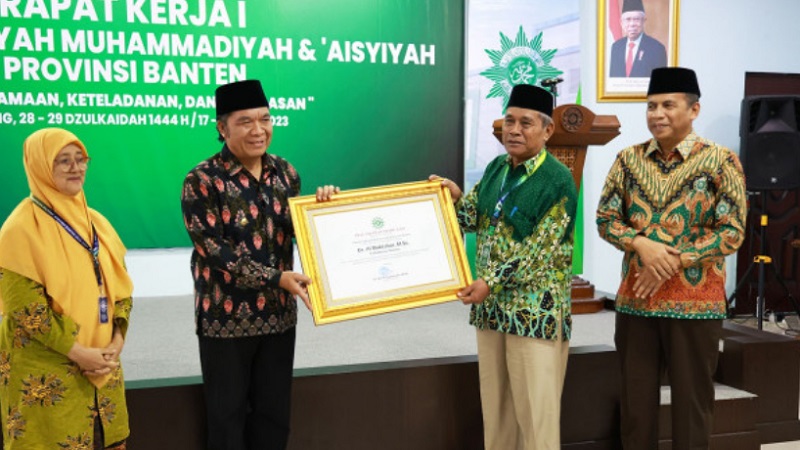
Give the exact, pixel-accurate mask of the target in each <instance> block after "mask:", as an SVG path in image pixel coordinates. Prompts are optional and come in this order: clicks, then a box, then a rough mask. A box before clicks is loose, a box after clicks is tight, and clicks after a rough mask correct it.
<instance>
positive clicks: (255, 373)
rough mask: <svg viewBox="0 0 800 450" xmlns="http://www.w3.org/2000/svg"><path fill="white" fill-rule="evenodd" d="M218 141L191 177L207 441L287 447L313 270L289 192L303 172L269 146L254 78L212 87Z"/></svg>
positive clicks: (187, 184) (265, 110)
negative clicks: (298, 240)
mask: <svg viewBox="0 0 800 450" xmlns="http://www.w3.org/2000/svg"><path fill="white" fill-rule="evenodd" d="M216 108H217V130H218V131H219V139H220V141H223V142H224V145H223V146H222V150H221V151H220V152H219V153H217V154H215V155H213V156H212V157H211V158H209V159H207V160H205V161H203V162H201V163H200V164H198V165H197V167H195V168H194V169H192V170H191V171H190V172H189V174H188V175H187V176H186V179H185V181H184V184H183V195H182V198H181V206H182V209H183V218H184V223H185V225H186V230H187V231H188V233H189V237H190V238H191V240H192V243H193V245H194V252H193V253H192V264H191V268H192V276H193V277H194V287H195V314H196V316H195V318H196V325H197V335H198V337H199V342H200V362H201V366H202V371H203V383H204V389H205V397H206V410H207V416H208V448H209V449H222V448H225V449H259V450H263V449H284V448H286V443H287V441H288V435H289V407H290V404H289V401H290V392H291V381H292V367H293V363H294V345H295V324H296V323H297V302H296V300H295V296H300V298H302V300H303V301H304V302H305V303H306V305H308V294H307V291H306V284H307V283H309V282H310V279H309V278H308V277H306V276H305V275H302V274H300V273H295V272H292V262H293V243H292V238H293V237H294V229H293V228H292V222H291V217H290V216H289V203H288V199H289V198H290V197H293V196H296V195H298V194H299V193H300V177H299V175H298V174H297V171H296V170H295V169H294V167H292V165H291V164H289V163H288V162H287V161H286V160H284V159H282V158H280V157H278V156H275V155H271V154H267V153H266V151H267V147H269V144H270V141H271V139H272V121H271V118H270V111H269V103H268V102H267V98H266V96H265V95H264V91H263V90H262V87H261V83H260V82H258V81H256V80H248V81H241V82H236V83H231V84H227V85H224V86H221V87H219V88H218V89H217V91H216Z"/></svg>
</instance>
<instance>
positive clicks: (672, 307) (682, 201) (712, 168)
mask: <svg viewBox="0 0 800 450" xmlns="http://www.w3.org/2000/svg"><path fill="white" fill-rule="evenodd" d="M746 215H747V204H746V193H745V182H744V174H743V171H742V166H741V164H740V162H739V159H738V158H737V157H736V155H735V154H734V153H733V152H731V151H730V150H729V149H727V148H725V147H722V146H720V145H717V144H715V143H714V142H712V141H709V140H707V139H703V138H701V137H699V136H697V135H696V134H695V133H694V132H692V133H690V134H689V135H688V136H687V137H686V138H685V139H684V140H683V141H682V142H681V143H680V144H679V145H678V146H677V147H676V148H675V150H674V151H673V152H671V153H670V154H669V155H668V156H667V157H666V158H664V157H663V156H662V153H661V151H660V148H659V145H658V142H657V141H655V140H654V139H651V140H649V141H647V142H645V143H642V144H639V145H634V146H632V147H628V148H626V149H624V150H622V151H621V152H620V153H619V154H618V155H617V158H616V160H615V161H614V164H613V166H612V167H611V170H610V172H609V174H608V177H607V179H606V182H605V185H604V187H603V191H602V194H601V197H600V203H599V206H598V209H597V227H598V231H599V233H600V236H601V237H602V238H603V239H605V240H606V241H608V242H609V243H611V244H612V245H613V246H615V247H616V248H618V249H620V250H622V251H623V252H625V255H624V258H623V264H622V282H621V284H620V287H619V291H618V292H617V299H616V309H617V311H619V312H622V313H628V314H635V315H640V316H648V317H665V318H676V319H722V318H725V314H726V302H725V298H726V294H725V256H727V255H730V254H732V253H734V252H736V250H737V249H738V248H739V246H741V244H742V241H743V240H744V224H745V218H746ZM637 235H642V236H644V237H647V238H649V239H651V240H653V241H656V242H660V243H663V244H665V245H668V246H671V247H674V248H676V249H678V250H679V251H680V252H681V255H680V261H681V269H680V270H679V271H678V274H677V275H676V276H673V277H672V278H670V279H669V280H667V281H666V282H665V283H664V284H663V285H662V286H661V287H660V288H659V289H658V290H657V291H656V292H655V293H654V294H653V295H652V296H650V297H648V298H644V299H641V298H636V296H635V294H634V290H633V286H634V283H635V282H636V279H637V274H638V273H640V272H641V269H642V262H641V261H640V259H639V257H638V256H637V254H636V252H635V251H634V250H633V247H632V242H633V239H634V238H635V237H636V236H637Z"/></svg>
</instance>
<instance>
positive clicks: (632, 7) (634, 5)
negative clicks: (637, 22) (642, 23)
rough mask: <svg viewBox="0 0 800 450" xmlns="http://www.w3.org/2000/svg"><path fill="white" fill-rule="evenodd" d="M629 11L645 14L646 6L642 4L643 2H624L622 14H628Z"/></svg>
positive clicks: (637, 0) (632, 0)
mask: <svg viewBox="0 0 800 450" xmlns="http://www.w3.org/2000/svg"><path fill="white" fill-rule="evenodd" d="M628 11H641V12H644V5H643V4H642V0H625V1H624V2H622V12H623V13H626V12H628Z"/></svg>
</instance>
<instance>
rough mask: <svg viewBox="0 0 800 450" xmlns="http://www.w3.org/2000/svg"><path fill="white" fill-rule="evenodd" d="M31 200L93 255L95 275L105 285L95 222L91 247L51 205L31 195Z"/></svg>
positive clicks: (98, 283) (99, 284)
mask: <svg viewBox="0 0 800 450" xmlns="http://www.w3.org/2000/svg"><path fill="white" fill-rule="evenodd" d="M31 200H33V203H34V204H35V205H36V206H38V207H39V208H41V209H42V210H44V212H46V213H47V214H48V215H50V217H52V218H53V220H55V221H56V222H57V223H58V224H59V225H61V227H62V228H64V230H66V232H67V233H69V235H70V236H72V238H73V239H75V240H76V241H78V243H79V244H81V247H83V248H85V249H86V250H87V251H88V252H89V253H90V254H91V255H92V265H93V266H94V276H95V277H96V278H97V285H98V286H103V277H102V276H101V274H100V259H99V258H98V255H99V254H100V241H99V240H98V239H97V231H96V230H95V229H94V224H92V234H93V235H94V238H93V239H92V246H91V247H90V246H89V244H87V243H86V241H85V240H83V238H82V237H81V236H80V235H79V234H78V232H77V231H75V229H74V228H72V227H71V226H70V225H69V224H68V223H67V222H66V221H65V220H64V219H62V218H61V216H59V215H58V214H57V213H56V212H55V211H53V210H52V209H50V207H49V206H47V205H45V204H44V202H42V201H41V200H39V199H38V198H36V197H34V196H33V195H31Z"/></svg>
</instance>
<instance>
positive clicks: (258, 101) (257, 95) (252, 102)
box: [215, 80, 269, 117]
mask: <svg viewBox="0 0 800 450" xmlns="http://www.w3.org/2000/svg"><path fill="white" fill-rule="evenodd" d="M215 95H216V103H217V117H220V116H224V115H225V114H229V113H232V112H234V111H240V110H243V109H252V108H261V107H263V106H266V107H267V108H269V102H268V101H267V96H266V95H264V89H262V88H261V82H260V81H258V80H245V81H237V82H235V83H229V84H223V85H222V86H220V87H218V88H217V90H216V93H215Z"/></svg>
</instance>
